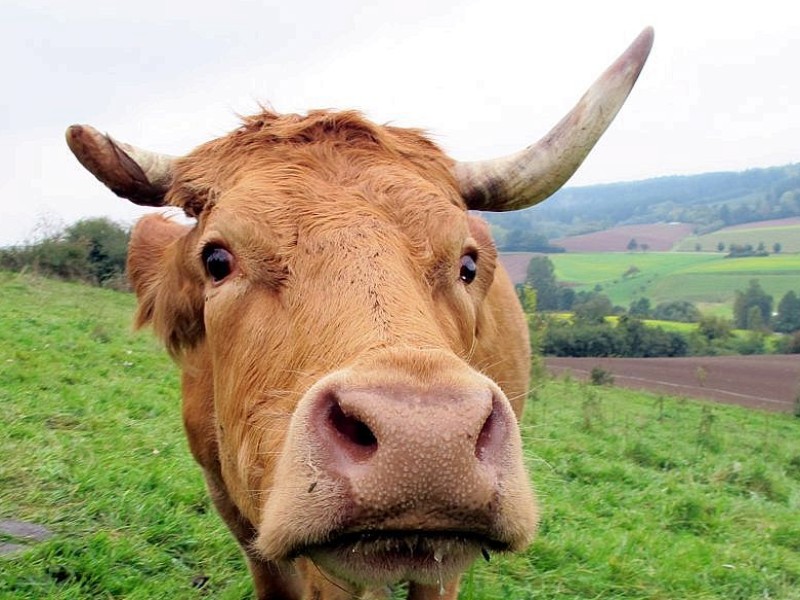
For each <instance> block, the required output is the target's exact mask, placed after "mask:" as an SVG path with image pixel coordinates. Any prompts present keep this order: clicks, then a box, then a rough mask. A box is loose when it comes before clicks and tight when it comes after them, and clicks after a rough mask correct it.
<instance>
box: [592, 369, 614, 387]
mask: <svg viewBox="0 0 800 600" xmlns="http://www.w3.org/2000/svg"><path fill="white" fill-rule="evenodd" d="M589 383H591V384H592V385H614V374H613V373H612V372H611V371H607V370H606V369H604V368H603V367H592V371H591V373H590V374H589Z"/></svg>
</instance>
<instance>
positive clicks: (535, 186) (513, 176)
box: [454, 27, 654, 211]
mask: <svg viewBox="0 0 800 600" xmlns="http://www.w3.org/2000/svg"><path fill="white" fill-rule="evenodd" d="M653 35H654V34H653V29H652V27H648V28H646V29H645V30H644V31H642V33H640V34H639V37H637V38H636V39H635V40H634V42H633V43H632V44H631V45H630V47H629V48H628V49H627V50H626V51H625V52H624V53H623V54H622V55H621V56H620V57H619V58H618V59H617V60H616V62H615V63H614V64H612V65H611V66H610V67H609V68H608V69H607V70H606V71H605V73H603V74H602V75H601V76H600V78H599V79H598V80H597V81H596V82H595V83H594V84H593V85H592V87H590V88H589V90H588V91H587V92H586V93H585V94H584V95H583V97H582V98H581V99H580V101H579V102H578V104H577V105H575V108H573V109H572V110H571V111H570V112H569V114H567V116H565V117H564V118H563V119H561V122H559V123H558V125H556V126H555V127H553V129H551V130H550V132H549V133H548V134H547V135H545V136H544V137H543V138H542V139H541V140H539V141H538V142H537V143H536V144H534V145H532V146H528V147H527V148H525V149H524V150H522V151H521V152H517V153H516V154H511V155H509V156H504V157H501V158H496V159H493V160H487V161H477V162H462V163H456V165H455V167H454V174H455V176H456V179H457V181H458V185H459V188H460V191H461V195H462V196H463V198H464V200H465V201H466V203H467V206H468V207H469V208H470V209H473V210H487V211H507V210H518V209H521V208H527V207H529V206H533V205H534V204H536V203H538V202H541V201H542V200H544V199H545V198H547V197H548V196H550V195H551V194H553V193H554V192H555V191H556V190H558V188H560V187H561V186H562V185H564V183H565V182H566V181H567V179H569V178H570V177H571V176H572V174H573V173H575V171H576V170H577V169H578V167H579V166H580V165H581V163H582V162H583V159H585V158H586V155H587V154H589V151H590V150H591V149H592V147H594V145H595V144H596V143H597V140H598V139H600V136H601V135H603V133H604V132H605V130H606V128H607V127H608V126H609V124H610V123H611V121H612V120H613V119H614V117H615V116H616V114H617V112H618V111H619V109H620V108H621V107H622V104H623V103H624V102H625V99H626V98H627V97H628V94H629V93H630V91H631V88H632V87H633V84H634V83H635V82H636V78H637V77H638V76H639V73H640V72H641V70H642V67H643V66H644V63H645V61H646V60H647V56H648V54H649V53H650V48H651V47H652V45H653Z"/></svg>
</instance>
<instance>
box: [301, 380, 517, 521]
mask: <svg viewBox="0 0 800 600" xmlns="http://www.w3.org/2000/svg"><path fill="white" fill-rule="evenodd" d="M312 403H313V408H312V409H311V419H310V422H311V424H312V426H311V431H309V435H310V436H311V437H313V438H315V443H314V445H315V446H317V447H318V448H319V449H320V450H321V452H320V453H319V455H318V456H319V457H320V459H321V462H322V463H323V469H324V470H326V471H328V472H329V474H331V475H334V476H337V477H341V478H343V479H345V480H346V481H347V482H348V483H349V487H350V490H351V492H352V493H353V498H352V499H353V501H354V502H355V503H356V504H360V505H362V506H364V505H371V506H372V505H374V504H375V503H376V502H377V503H379V504H380V503H381V501H382V500H389V498H388V497H387V491H386V490H387V489H389V490H392V492H390V493H388V495H389V496H396V497H395V498H394V499H393V500H390V502H392V503H395V502H396V503H397V504H400V505H408V504H409V503H417V502H421V503H426V502H434V503H436V504H437V506H438V505H441V503H444V504H449V503H450V502H451V501H452V499H453V496H454V494H456V495H458V493H457V492H455V490H463V491H465V492H467V493H466V496H468V497H469V500H468V503H469V504H474V503H477V504H479V505H485V504H486V503H489V502H491V500H492V498H493V497H494V495H495V493H496V492H497V490H496V483H497V476H498V473H497V471H498V470H501V469H502V468H503V466H504V465H503V463H504V462H505V460H506V459H507V456H506V454H507V452H508V441H509V440H508V437H509V432H510V431H512V428H513V419H514V416H513V413H512V412H511V409H510V406H509V405H508V402H507V400H505V397H503V396H502V394H501V393H500V392H499V390H496V389H494V388H492V387H491V386H489V385H488V384H483V383H482V382H481V383H479V384H475V385H465V386H449V387H437V388H429V389H426V388H422V389H421V388H418V387H415V386H413V385H407V384H406V385H394V386H392V385H390V386H361V385H353V384H352V383H351V382H349V385H339V384H338V382H337V381H336V379H335V378H334V379H333V380H329V382H328V385H326V386H324V387H323V388H322V389H318V390H317V391H316V397H315V398H314V399H313V400H312Z"/></svg>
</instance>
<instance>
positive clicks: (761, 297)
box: [733, 279, 772, 329]
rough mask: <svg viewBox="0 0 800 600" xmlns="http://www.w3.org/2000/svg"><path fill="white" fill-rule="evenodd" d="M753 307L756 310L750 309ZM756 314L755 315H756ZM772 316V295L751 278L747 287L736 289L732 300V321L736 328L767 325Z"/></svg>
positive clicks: (756, 280) (757, 327) (754, 327)
mask: <svg viewBox="0 0 800 600" xmlns="http://www.w3.org/2000/svg"><path fill="white" fill-rule="evenodd" d="M752 308H755V309H756V311H752V310H751V309H752ZM756 315H757V316H756ZM771 318H772V296H770V295H769V294H767V293H766V292H765V291H764V290H763V289H762V288H761V284H759V283H758V279H751V280H750V285H749V286H748V288H747V289H746V290H745V291H744V292H742V291H739V290H737V291H736V297H735V298H734V301H733V322H734V324H735V325H736V327H737V328H738V329H759V328H766V327H769V324H770V319H771Z"/></svg>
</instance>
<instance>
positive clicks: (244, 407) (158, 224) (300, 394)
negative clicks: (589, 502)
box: [129, 111, 535, 600]
mask: <svg viewBox="0 0 800 600" xmlns="http://www.w3.org/2000/svg"><path fill="white" fill-rule="evenodd" d="M451 167H452V161H451V160H450V159H449V158H447V157H446V156H445V155H444V154H443V153H441V151H440V150H439V149H438V148H436V147H435V146H434V145H433V144H432V143H431V142H429V141H428V140H427V139H425V137H424V136H422V134H421V133H420V132H418V131H414V130H404V129H398V128H393V127H378V126H375V125H373V124H371V123H369V122H367V121H365V120H364V119H363V118H361V117H360V116H359V115H357V114H356V113H351V112H347V113H329V112H322V111H320V112H314V113H311V114H310V115H308V116H307V117H300V116H296V115H289V116H277V115H274V114H272V113H269V112H266V111H265V112H263V113H262V114H259V115H256V116H253V117H249V118H247V119H245V121H244V123H243V125H242V127H241V128H240V129H238V130H236V131H234V132H233V133H231V134H230V135H228V136H226V137H224V138H221V139H219V140H215V141H212V142H210V143H207V144H205V145H203V146H201V147H199V148H198V149H196V150H195V151H194V152H192V153H191V154H189V155H188V156H186V157H185V158H182V159H180V160H179V161H178V164H177V167H176V170H175V173H174V180H173V181H174V183H173V186H172V188H171V189H170V191H169V192H168V194H167V200H168V202H169V203H171V204H173V205H175V206H180V207H181V208H183V209H184V210H185V211H186V212H187V214H190V215H193V216H196V217H197V219H198V222H197V225H196V226H195V227H191V228H190V227H184V226H180V225H177V224H175V223H171V222H169V221H166V220H164V219H163V218H161V217H158V216H150V217H145V218H144V219H142V220H141V221H140V223H139V224H138V225H137V227H136V229H135V231H134V234H133V237H132V241H131V250H130V256H129V273H130V277H131V280H132V282H133V285H134V288H135V290H136V293H137V296H138V298H139V311H138V314H137V324H139V325H144V324H148V323H150V324H152V325H153V328H154V330H155V332H156V334H157V335H158V336H159V337H160V338H161V339H162V340H163V341H164V343H165V344H166V346H167V348H168V349H169V350H170V352H171V353H172V354H173V356H174V357H175V358H176V360H177V361H178V362H179V364H180V366H181V367H182V369H183V396H184V404H183V415H184V423H185V427H186V431H187V434H188V437H189V444H190V448H191V450H192V453H193V455H194V456H195V458H196V459H197V461H198V462H199V464H200V465H201V466H202V467H203V470H204V473H205V476H206V480H207V482H208V486H209V490H210V493H211V496H212V498H213V499H214V502H215V505H216V507H217V508H218V510H219V512H220V514H221V515H222V517H223V519H224V520H225V521H226V523H227V524H228V526H229V527H230V529H231V531H232V532H233V534H234V535H235V536H236V538H237V540H238V541H239V543H240V544H241V545H242V547H243V548H244V550H245V553H246V554H247V557H248V560H249V562H250V567H251V571H252V573H253V576H254V581H255V586H256V591H257V594H258V596H259V597H260V598H300V597H302V598H321V599H326V600H327V599H335V598H352V597H364V598H367V597H381V596H380V595H377V596H376V595H375V594H379V589H378V588H374V587H370V586H369V585H367V584H363V583H359V582H353V581H349V580H347V578H344V579H343V578H342V577H340V576H336V575H334V574H333V573H331V572H325V571H323V570H321V569H320V567H318V566H316V565H314V564H313V563H311V561H310V560H309V559H307V558H299V559H296V560H294V561H292V560H291V557H282V556H283V555H282V552H284V551H288V547H289V546H286V547H284V546H280V545H278V546H276V544H277V542H275V541H274V540H273V541H272V542H270V541H264V540H263V539H262V540H259V541H258V543H257V536H258V534H259V531H261V534H262V538H263V537H264V536H265V535H266V534H265V533H264V532H265V531H267V530H269V531H272V529H271V528H272V527H273V524H271V523H269V522H265V521H264V519H265V515H266V516H267V517H268V516H269V515H271V514H273V513H270V510H271V509H269V508H266V509H265V506H267V507H270V506H274V505H275V503H276V500H275V499H276V498H282V497H283V496H282V495H287V494H288V497H290V498H291V497H292V494H297V493H299V492H298V491H297V490H298V489H299V488H301V487H302V488H303V490H305V489H308V488H310V489H312V490H315V494H316V495H314V494H311V495H312V496H314V498H312V499H311V500H308V501H306V500H305V499H304V500H303V502H309V504H308V506H309V511H310V512H308V513H303V514H299V513H298V514H293V513H292V510H294V509H291V510H290V507H288V508H287V507H284V506H282V507H281V508H287V510H290V518H292V519H294V518H297V522H296V523H294V522H292V523H293V524H292V525H291V527H290V528H289V530H288V531H289V533H290V537H291V538H292V540H293V541H292V542H291V543H290V542H289V541H287V542H286V544H289V545H291V544H292V543H302V541H303V540H306V541H307V542H308V543H312V542H313V541H314V540H316V539H319V538H320V536H322V537H323V538H324V535H325V533H324V531H323V530H319V527H318V525H317V523H316V518H315V517H314V516H313V514H312V513H313V511H314V510H319V511H320V518H330V515H325V512H326V508H325V507H326V506H327V504H326V502H328V501H330V502H334V501H338V500H335V498H336V494H338V493H339V492H338V491H337V490H339V489H340V488H338V487H337V485H338V484H336V482H332V481H322V480H321V481H320V483H319V486H318V487H316V486H317V481H316V480H315V479H314V480H313V481H312V479H308V478H309V477H312V478H313V474H309V473H308V472H307V471H308V469H307V465H303V464H302V463H303V460H304V459H303V453H305V452H306V450H300V449H299V448H305V447H306V446H304V445H303V444H304V443H305V442H302V441H301V442H302V443H300V444H299V445H298V443H297V438H296V437H293V436H295V435H296V434H295V433H293V432H295V431H300V430H302V427H307V423H306V421H304V420H303V419H305V418H306V417H302V416H298V415H297V414H295V413H296V407H297V406H298V402H301V400H302V399H303V398H306V399H307V398H308V394H309V393H311V392H309V390H311V389H313V386H314V385H315V383H317V382H319V381H321V380H322V379H323V378H324V377H325V376H326V375H329V374H330V373H334V372H336V373H345V372H347V373H351V372H353V373H357V374H358V376H357V377H356V376H355V375H354V376H353V377H355V380H357V381H358V382H359V384H361V382H363V381H372V380H374V382H373V383H374V385H376V386H379V387H380V386H382V385H386V384H385V381H386V378H385V376H383V375H379V373H383V372H384V371H385V370H386V365H392V370H394V369H396V370H397V373H402V374H403V375H402V376H401V375H397V378H398V379H397V381H398V385H413V386H420V385H423V384H421V383H419V382H425V381H430V384H424V385H440V384H441V385H445V384H443V383H441V382H443V381H444V382H451V383H446V385H448V386H450V388H449V389H453V390H455V389H462V388H463V389H470V390H472V389H478V388H480V389H483V386H486V385H490V386H493V385H494V384H487V383H486V382H488V381H489V379H491V380H492V381H493V382H495V383H496V384H497V385H498V386H499V388H500V389H501V390H502V392H504V394H505V396H506V397H508V401H509V402H510V405H509V406H510V407H511V409H513V415H515V416H516V418H519V416H520V415H521V412H522V405H523V400H524V397H525V395H526V392H527V385H528V360H529V357H528V340H527V326H526V323H525V319H524V317H523V315H522V313H521V310H520V308H519V305H518V303H517V300H516V297H515V294H514V291H513V287H512V286H511V283H510V282H509V280H508V277H507V276H506V274H505V272H504V271H503V270H502V268H501V267H500V266H499V265H497V262H496V260H497V256H496V250H495V248H494V245H493V243H492V241H491V237H490V235H489V232H488V227H487V226H486V224H485V223H484V222H483V221H481V220H480V219H478V218H476V217H472V216H468V215H467V213H466V209H465V206H464V203H463V200H462V199H461V198H460V197H459V195H458V193H457V191H456V189H457V188H456V185H455V182H454V181H453V178H452V175H451ZM209 244H211V245H216V246H221V247H224V248H226V249H227V250H229V251H230V252H231V253H232V255H233V256H234V257H235V268H234V272H233V273H232V274H231V275H230V276H229V277H228V278H226V280H225V281H224V282H223V283H221V284H215V283H213V282H211V281H210V280H209V278H208V277H207V276H206V275H205V273H204V270H203V266H202V261H201V253H202V250H203V248H204V247H205V246H206V245H209ZM464 253H471V254H476V255H477V257H478V259H477V263H478V276H477V278H476V279H475V281H474V282H472V283H470V284H469V285H465V284H464V283H463V282H461V281H460V280H459V269H460V259H461V256H462V255H463V254H464ZM467 365H470V366H471V368H469V367H468V366H467ZM343 369H344V370H343ZM479 374H480V375H479ZM484 376H485V377H484ZM348 377H349V375H348ZM393 377H395V376H394V375H392V376H390V379H391V378H393ZM486 377H488V378H489V379H486ZM340 378H343V379H341V380H342V381H345V380H347V379H346V377H345V376H344V375H341V376H340ZM365 378H366V379H365ZM337 381H338V380H337ZM407 382H411V383H407ZM371 384H372V383H371ZM464 386H468V387H464ZM476 386H477V387H476ZM426 389H427V388H426ZM491 389H495V388H493V387H492V388H491ZM392 393H394V392H392ZM470 393H471V392H470ZM497 393H498V394H500V392H499V391H498V392H497ZM303 402H305V403H306V404H308V401H307V400H303ZM304 406H305V404H304ZM304 410H306V409H304ZM308 410H311V409H310V408H308ZM303 414H305V413H303ZM309 414H311V413H309ZM509 414H511V413H509ZM309 418H311V417H309ZM498 418H499V417H498ZM511 418H512V419H513V417H511ZM426 426H427V424H426ZM287 431H289V432H290V433H287ZM303 431H304V430H303ZM300 435H301V436H302V434H300ZM515 436H516V437H515V438H514V439H517V438H518V433H515ZM473 443H474V442H473ZM514 444H518V441H517V442H514ZM514 444H512V446H514ZM315 447H316V446H314V445H313V444H311V446H309V447H308V448H309V450H308V452H314V451H315V450H314V448H315ZM508 453H509V454H508V456H509V457H512V455H514V456H516V455H517V454H518V453H519V448H518V447H517V446H514V448H512V449H511V450H508ZM503 456H506V454H503ZM517 458H518V457H517ZM517 458H514V460H517ZM504 460H505V459H504ZM508 460H511V458H509V459H508ZM293 461H294V462H293ZM297 461H300V463H299V466H298V464H295V463H296V462H297ZM517 462H519V465H520V466H519V467H517V466H515V467H513V469H511V471H513V473H512V474H511V475H508V478H509V479H508V486H509V487H510V488H513V489H516V488H514V485H518V486H522V487H524V488H525V489H527V482H526V481H525V482H520V481H518V480H520V479H524V475H521V474H520V473H519V472H518V470H519V468H521V459H519V460H518V461H517ZM515 465H516V463H515ZM514 469H516V470H514ZM511 471H509V472H511ZM295 479H296V487H291V486H289V484H288V483H287V481H289V480H291V481H295ZM292 485H295V484H292ZM287 486H289V487H287ZM522 487H521V488H520V492H519V494H520V498H522V500H521V502H522V503H525V502H530V503H532V499H531V498H530V497H529V494H530V492H529V491H528V492H526V491H525V490H523V489H522ZM315 488H316V489H315ZM525 494H528V496H526V495H525ZM308 495H309V494H305V495H303V496H302V497H303V498H305V497H306V496H308ZM326 498H330V500H326ZM525 498H527V500H526V499H525ZM284 504H285V503H284ZM513 504H514V503H513V502H511V501H503V503H502V504H501V506H500V508H498V509H497V510H498V511H500V512H499V513H498V514H500V517H498V519H499V521H498V522H500V523H501V524H500V525H498V527H501V528H505V529H504V531H505V530H507V531H509V532H511V531H514V532H515V533H513V534H512V533H508V536H509V540H514V541H513V543H512V542H509V544H510V545H511V546H512V547H516V546H521V545H524V544H525V543H526V542H527V541H528V540H529V539H530V536H531V535H532V533H533V526H534V523H535V511H534V509H533V508H532V507H530V506H523V507H521V508H520V507H515V506H514V505H513ZM265 511H266V512H265ZM327 512H330V509H328V510H327ZM274 514H277V513H274ZM342 518H345V517H344V516H343V517H342ZM398 518H399V519H400V521H398V522H400V523H404V521H403V520H402V517H398ZM331 526H332V525H331ZM303 528H306V529H305V532H298V530H299V529H303ZM304 536H305V537H304ZM298 540H299V541H298ZM270 544H272V545H270ZM278 556H281V558H279V559H274V560H273V558H270V557H278ZM457 589H458V585H457V577H456V576H454V575H451V576H450V581H449V582H448V583H447V592H446V594H445V596H443V597H444V598H455V597H456V595H457ZM370 594H373V595H370ZM410 597H411V598H420V599H422V598H429V597H430V598H433V597H439V596H438V586H436V585H429V584H426V583H424V582H423V583H419V582H418V583H413V584H412V586H411V591H410Z"/></svg>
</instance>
